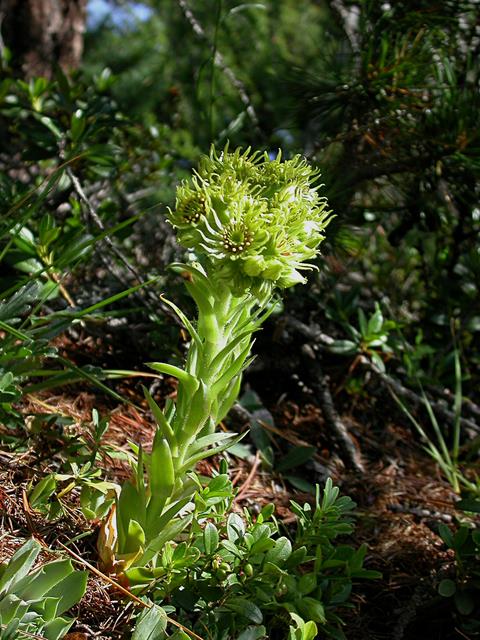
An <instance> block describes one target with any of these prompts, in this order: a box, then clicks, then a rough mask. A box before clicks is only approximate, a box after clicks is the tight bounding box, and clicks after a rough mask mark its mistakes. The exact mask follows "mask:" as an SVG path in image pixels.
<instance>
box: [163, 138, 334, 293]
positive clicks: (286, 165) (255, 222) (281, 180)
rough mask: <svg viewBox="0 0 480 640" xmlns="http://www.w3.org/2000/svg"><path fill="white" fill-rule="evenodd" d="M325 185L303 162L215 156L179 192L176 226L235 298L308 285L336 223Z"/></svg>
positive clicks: (212, 275) (240, 155)
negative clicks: (322, 192) (307, 272)
mask: <svg viewBox="0 0 480 640" xmlns="http://www.w3.org/2000/svg"><path fill="white" fill-rule="evenodd" d="M319 177H320V175H319V173H318V171H316V170H315V169H312V167H310V165H309V164H308V163H307V161H306V160H305V159H303V158H302V157H301V156H295V157H294V158H292V159H291V160H286V161H283V162H282V158H281V155H280V153H279V154H278V155H277V157H276V158H275V159H273V160H272V159H270V157H269V155H268V153H266V152H265V153H264V154H259V153H258V152H257V153H251V152H250V149H247V150H246V151H245V152H242V151H241V150H239V149H237V150H236V151H235V152H233V153H230V152H228V148H226V149H225V150H224V151H223V152H221V153H220V154H217V153H216V152H215V150H212V151H211V153H210V155H209V156H204V157H203V158H202V159H201V161H200V163H199V169H198V172H197V173H196V174H195V175H194V176H193V177H192V178H191V179H190V180H188V181H185V182H184V183H183V184H182V185H180V187H179V188H178V190H177V199H176V207H175V210H174V211H170V214H169V220H170V222H171V224H172V225H173V226H174V227H175V228H176V229H177V232H178V240H179V242H180V244H182V245H183V246H184V247H186V248H187V249H189V250H191V251H193V252H194V253H195V255H196V257H197V259H198V260H200V261H202V262H204V263H205V262H206V266H207V272H208V274H209V277H210V278H215V279H220V280H222V281H224V282H226V283H228V286H229V287H231V289H232V290H233V291H234V292H235V293H236V294H241V293H243V292H245V291H247V290H249V289H250V290H252V291H254V292H258V293H260V292H262V293H267V292H269V291H272V290H273V289H274V288H275V287H279V288H286V287H291V286H293V285H295V284H299V283H304V282H305V278H304V276H303V275H302V271H305V270H308V269H312V268H313V265H312V264H311V263H310V262H309V261H311V260H314V259H315V257H316V256H317V254H318V247H319V245H320V243H321V242H322V241H323V239H324V230H325V228H326V226H327V225H328V223H329V222H330V220H331V217H332V216H331V212H330V211H329V210H328V209H327V202H326V199H325V198H324V197H322V196H320V195H319V193H318V190H319V188H320V186H321V185H319V184H318V181H319ZM208 266H211V268H208Z"/></svg>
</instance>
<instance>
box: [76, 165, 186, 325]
mask: <svg viewBox="0 0 480 640" xmlns="http://www.w3.org/2000/svg"><path fill="white" fill-rule="evenodd" d="M66 172H67V175H68V177H69V178H70V180H71V181H72V185H73V188H74V190H75V192H76V194H77V195H78V197H79V198H80V200H81V202H83V204H84V205H85V207H86V210H87V212H88V215H89V217H90V219H91V220H92V221H93V223H94V224H95V226H96V227H98V229H100V231H105V225H104V224H103V222H102V220H101V218H100V216H99V215H98V213H97V212H96V211H95V209H94V207H93V206H92V203H91V202H90V200H89V198H88V197H87V195H86V193H85V191H84V190H83V187H82V185H81V184H80V180H79V179H78V178H77V176H76V175H75V174H74V173H73V171H72V169H71V168H70V167H67V169H66ZM104 242H105V244H106V245H107V246H108V248H109V249H110V250H111V252H112V253H113V254H114V255H115V256H116V257H117V258H118V260H119V261H120V262H121V263H122V264H123V265H124V266H125V268H126V269H127V271H128V272H129V273H130V274H131V276H132V277H133V278H134V280H135V281H136V282H137V283H138V284H143V283H144V282H145V281H144V279H143V278H142V276H141V275H140V273H139V272H138V271H137V270H136V269H135V267H133V266H132V265H131V264H130V262H129V261H128V259H127V258H126V256H125V255H124V254H123V252H122V251H121V250H120V249H119V248H118V247H117V246H116V245H115V244H114V243H113V241H112V239H111V238H110V237H109V236H105V237H104ZM137 295H139V296H140V297H141V299H142V302H143V303H144V304H145V305H146V306H147V307H148V308H149V309H150V310H151V311H154V309H152V307H151V305H150V304H149V302H148V300H145V296H141V294H140V293H139V292H137ZM145 295H146V296H148V297H149V298H150V300H151V302H152V303H154V304H155V307H157V308H159V309H160V310H161V311H162V313H163V314H164V315H166V316H167V317H168V318H169V319H170V320H172V321H173V322H174V323H175V324H176V325H178V326H180V327H182V326H183V325H182V323H181V321H180V319H179V318H178V317H177V315H176V314H175V313H174V312H173V311H172V309H171V308H170V307H169V306H168V305H167V304H165V303H164V302H162V301H161V300H160V299H159V298H158V297H157V296H155V295H153V296H152V294H151V292H149V291H148V290H147V291H146V292H145Z"/></svg>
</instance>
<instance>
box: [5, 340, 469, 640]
mask: <svg viewBox="0 0 480 640" xmlns="http://www.w3.org/2000/svg"><path fill="white" fill-rule="evenodd" d="M92 348H93V347H92V343H91V340H90V339H89V338H88V336H86V337H85V339H83V338H82V339H81V340H79V341H77V342H76V343H74V342H72V343H67V344H66V345H65V349H64V351H65V355H66V356H68V357H70V358H73V359H74V360H76V361H77V362H81V361H82V357H83V356H84V355H85V354H84V353H83V352H84V351H85V350H87V349H89V350H91V349H92ZM289 348H291V349H295V348H296V346H295V345H290V347H289ZM264 349H271V345H268V344H265V345H264ZM284 355H285V354H284ZM287 356H288V354H287ZM267 360H268V359H266V358H265V362H267V364H266V365H265V367H266V369H267V370H265V368H262V366H259V367H255V365H254V367H253V370H252V372H251V373H248V374H247V375H246V383H247V385H248V386H249V387H250V389H252V390H254V391H255V392H256V393H257V394H258V395H259V397H260V398H261V401H262V404H263V410H264V412H267V413H266V414H265V415H270V416H271V419H270V420H268V421H264V422H263V421H262V420H260V421H259V424H260V425H262V428H264V429H265V433H266V434H267V436H268V438H269V440H270V443H271V446H272V448H273V450H274V452H276V453H279V454H280V453H281V452H282V451H285V450H286V448H288V447H289V446H291V445H294V446H305V445H307V446H313V447H315V449H316V453H315V454H314V456H313V457H312V458H311V460H310V461H308V462H307V463H306V465H304V467H302V469H301V470H300V471H299V470H296V474H297V475H300V476H302V478H303V479H304V480H306V481H308V482H309V483H310V484H315V483H317V482H318V483H320V484H322V483H323V482H324V480H325V478H326V477H328V476H331V477H332V479H333V481H334V484H336V485H337V486H339V487H340V489H341V492H342V494H344V495H349V496H350V497H351V498H352V499H353V500H355V502H356V503H357V505H358V506H357V512H356V530H355V534H354V538H353V541H354V543H355V545H357V546H358V545H359V544H360V543H363V542H365V543H366V544H367V545H368V554H367V560H366V567H367V568H369V569H375V570H378V571H380V572H381V573H382V576H383V577H382V578H381V579H379V580H373V581H365V582H361V583H358V584H355V586H354V590H353V600H352V602H353V607H352V608H351V609H346V610H345V611H344V612H342V617H343V618H344V620H345V621H346V623H347V624H346V627H345V633H346V635H347V638H348V639H349V640H387V639H391V640H418V639H425V640H449V639H451V638H452V639H453V638H466V637H467V636H466V635H464V634H463V633H462V632H461V631H460V630H458V629H456V624H455V616H454V614H453V612H452V610H451V608H450V605H449V604H448V601H446V600H445V599H444V598H441V597H440V596H438V595H437V591H436V588H437V586H438V583H439V581H440V580H441V579H442V578H444V577H446V576H447V577H448V576H451V575H452V572H453V567H454V564H453V559H454V558H453V554H452V552H451V551H449V550H448V549H447V548H446V547H445V545H444V543H443V542H442V539H441V538H440V536H439V535H438V533H437V528H438V524H439V523H441V522H444V523H446V524H447V525H448V524H449V523H454V522H455V521H456V511H455V507H454V502H455V498H456V496H455V494H454V493H453V491H452V490H451V488H450V486H449V484H448V483H447V482H446V481H445V480H443V479H442V477H441V476H440V474H439V472H438V469H437V468H436V466H435V464H434V463H433V462H432V460H431V459H430V458H429V456H428V455H427V453H426V452H425V451H424V449H423V448H422V446H421V444H420V443H419V440H418V436H417V435H416V434H415V433H414V432H413V431H412V428H411V427H410V426H409V424H408V422H407V421H406V419H405V417H404V416H403V417H402V413H401V411H399V409H398V407H397V406H396V405H395V403H394V401H393V400H392V399H391V398H390V397H389V396H388V394H386V393H385V392H384V391H381V390H379V388H378V387H376V385H375V382H374V381H371V380H370V381H368V379H367V381H366V382H365V384H364V385H363V387H362V390H361V392H360V393H359V394H357V395H352V394H351V393H347V392H346V391H345V375H347V376H348V375H350V374H349V373H348V371H347V372H346V373H345V371H344V370H343V369H342V370H341V371H340V372H339V371H338V370H337V371H336V372H334V373H333V375H332V381H331V382H330V385H329V390H330V392H331V397H332V398H333V402H334V404H335V410H336V411H337V414H338V415H337V417H338V419H339V420H340V421H341V423H342V424H343V425H344V426H345V428H346V430H347V432H348V437H349V439H350V442H351V443H352V444H353V446H354V448H355V455H356V462H357V464H355V465H354V464H353V463H352V461H351V460H349V459H348V455H346V454H345V450H344V448H343V446H342V443H341V442H339V441H338V438H337V435H336V434H335V432H334V431H332V429H330V425H329V420H327V419H326V418H325V415H324V411H323V410H322V406H321V405H322V403H320V402H319V401H318V396H317V395H316V393H315V392H313V391H312V390H311V389H310V388H309V387H308V383H309V380H308V379H306V380H305V381H302V380H301V379H300V378H301V376H299V375H298V373H297V374H294V375H293V376H292V375H291V372H290V373H288V374H285V372H284V371H282V370H281V367H280V369H279V370H276V371H272V370H269V369H268V367H270V366H271V365H270V364H268V361H267ZM259 361H260V363H261V362H262V357H261V356H260V358H259ZM143 382H145V380H143ZM141 383H142V380H141V379H140V378H131V379H127V380H124V381H122V382H120V383H117V384H116V387H115V390H116V391H117V393H119V394H120V395H121V396H122V397H124V398H127V399H128V400H130V401H131V402H132V403H134V404H135V405H136V407H137V408H136V407H134V406H130V405H128V404H121V403H119V402H117V401H115V400H113V399H112V398H111V397H109V396H107V395H105V394H103V393H102V392H99V391H96V390H92V388H91V387H87V386H85V385H80V386H79V385H75V386H66V387H62V388H61V389H56V390H55V391H40V392H35V393H31V394H29V395H27V396H26V397H25V398H24V402H23V403H22V405H21V406H19V407H18V408H19V409H20V411H21V412H22V413H23V414H24V415H25V416H26V425H27V428H26V433H27V436H28V438H27V440H26V442H27V444H26V446H24V447H23V448H22V449H20V451H19V452H15V451H11V450H10V451H9V450H7V449H6V448H5V449H4V451H3V452H2V453H1V455H0V472H1V480H0V509H1V527H2V530H1V537H0V561H3V560H4V559H8V558H9V557H10V556H11V555H12V553H13V552H14V551H15V550H16V549H17V548H18V547H19V546H20V545H21V544H22V542H23V541H24V540H25V538H27V537H29V536H30V535H34V536H35V537H37V539H39V540H41V541H43V542H45V544H46V548H47V549H48V545H51V544H53V543H55V542H57V541H60V542H63V543H64V544H67V545H68V546H69V548H70V549H71V550H73V551H75V552H76V553H77V554H78V555H79V556H81V558H82V559H83V560H85V561H88V562H90V563H91V564H92V565H95V564H96V562H97V557H98V556H97V552H96V546H95V545H96V538H97V535H98V528H99V523H93V525H92V523H88V522H87V521H86V520H85V519H84V518H83V516H82V515H81V512H80V510H79V509H78V508H77V506H76V504H75V500H77V502H78V497H77V498H76V499H75V494H73V495H72V496H70V497H71V498H72V497H73V502H69V503H68V508H67V509H66V513H65V515H64V516H62V517H61V518H60V519H58V520H56V521H55V522H49V521H47V520H46V519H45V518H44V517H43V516H42V515H41V514H39V513H38V512H36V511H35V510H34V509H32V508H31V507H30V505H29V503H28V499H27V491H28V489H29V486H30V482H31V481H32V480H33V479H35V478H36V479H37V480H38V472H39V469H41V471H42V473H48V472H51V471H55V470H56V468H57V467H58V459H59V456H61V455H62V451H63V450H64V448H65V443H66V441H69V442H72V441H74V440H75V439H78V438H80V437H83V438H88V437H89V433H90V432H89V426H88V425H89V424H90V423H91V415H92V409H93V408H96V409H97V410H98V412H99V414H100V415H105V414H108V415H109V416H110V421H109V427H108V430H107V431H106V433H105V435H104V437H103V443H102V450H101V453H102V462H101V465H100V466H102V467H103V469H104V473H105V476H106V477H107V478H109V479H112V480H113V479H115V480H118V479H119V478H125V477H126V476H127V474H128V466H127V464H126V462H125V461H124V460H122V459H119V458H118V456H116V455H111V454H112V452H117V453H118V452H119V451H120V452H121V451H127V450H128V442H129V441H134V442H142V443H143V444H144V445H145V446H146V447H147V448H148V445H149V443H151V440H152V437H153V433H154V428H155V426H154V424H153V422H152V419H151V416H150V414H149V412H148V411H147V407H146V403H145V402H144V400H143V394H142V390H141ZM174 393H175V388H174V384H173V382H171V381H169V380H166V381H164V382H163V383H162V386H161V387H160V388H159V389H157V390H156V399H157V401H158V402H159V403H161V402H162V399H164V398H165V397H166V396H167V395H169V394H174ZM55 415H56V416H61V417H63V418H64V419H65V420H64V425H65V426H62V424H61V421H60V422H59V421H58V419H57V420H55V421H54V423H55V428H54V429H52V424H53V423H52V420H51V416H55ZM244 420H245V417H243V420H242V419H241V416H240V417H239V416H238V415H237V416H236V415H234V416H233V419H232V420H231V421H230V423H229V427H230V428H234V429H240V430H247V429H248V428H249V425H248V422H245V421H244ZM2 431H3V432H4V433H3V437H4V438H8V439H9V440H10V442H11V441H12V438H14V437H15V434H12V433H11V432H7V431H6V429H5V428H3V429H2ZM24 435H25V434H24ZM245 442H247V443H248V442H249V436H248V435H247V437H246V439H245ZM254 452H255V449H254V448H252V453H253V455H251V456H250V457H247V458H246V459H240V458H237V457H235V456H229V473H230V475H231V478H233V480H234V483H235V486H236V487H238V489H239V491H238V494H237V499H236V501H235V508H237V509H238V510H241V509H243V508H245V507H246V508H248V509H250V510H252V511H253V512H255V511H256V510H258V509H259V508H261V507H262V506H264V505H265V504H267V503H269V502H272V503H274V504H275V505H276V514H277V517H278V518H279V519H280V520H281V521H283V522H285V523H286V524H287V525H288V524H291V523H292V522H293V521H294V516H293V514H292V513H291V511H290V509H289V501H290V500H291V499H294V500H295V501H297V502H305V501H307V502H308V501H311V502H313V496H312V495H311V494H309V493H302V492H301V491H299V490H298V489H295V488H294V487H293V486H292V484H290V483H289V482H288V480H285V479H284V478H283V477H282V475H281V474H279V473H275V471H272V470H271V469H270V470H268V469H266V468H265V467H264V466H263V465H262V464H261V460H260V457H259V455H258V454H257V455H254ZM202 465H203V466H202V469H201V471H202V473H204V474H205V475H210V474H211V471H212V467H215V466H216V465H218V460H217V459H216V458H215V457H214V458H212V459H210V460H209V461H208V462H204V463H202ZM46 557H48V551H46ZM446 603H447V604H446ZM132 610H133V609H132V607H131V606H130V605H129V604H126V603H125V601H124V599H123V597H122V594H121V593H119V592H118V591H117V590H115V588H113V587H112V586H111V585H109V584H108V583H107V582H105V580H104V579H102V577H101V576H97V575H95V574H93V573H92V574H91V578H90V580H89V586H88V592H87V595H86V596H85V597H84V599H83V600H82V602H81V604H80V605H79V606H78V608H77V614H78V621H77V623H76V625H75V626H74V627H73V631H72V632H71V633H70V634H69V635H68V636H67V638H69V639H70V640H86V639H87V638H93V637H95V638H105V639H107V638H109V639H120V638H122V637H124V636H122V631H123V629H124V625H125V623H126V622H127V621H128V619H129V617H130V616H131V614H132Z"/></svg>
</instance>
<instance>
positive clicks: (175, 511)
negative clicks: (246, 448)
mask: <svg viewBox="0 0 480 640" xmlns="http://www.w3.org/2000/svg"><path fill="white" fill-rule="evenodd" d="M318 178H319V174H318V172H316V171H315V170H314V169H312V168H311V167H310V166H309V165H308V164H307V162H306V161H305V160H304V159H302V158H300V157H298V156H297V157H295V158H293V159H292V160H287V161H285V162H282V161H281V157H280V154H279V155H278V156H277V157H276V158H275V159H274V160H271V159H270V158H269V156H268V154H264V155H260V154H258V153H250V151H249V150H247V151H246V152H243V153H242V152H241V151H240V150H237V151H235V152H233V153H230V152H229V151H228V149H225V150H224V151H223V152H222V153H221V154H220V155H217V154H216V152H215V151H214V150H212V152H211V153H210V155H209V156H208V157H204V158H203V159H202V161H201V162H200V165H199V169H198V172H197V173H196V174H195V175H194V176H193V177H192V178H191V180H189V181H188V182H185V183H183V184H182V185H181V186H179V187H178V192H177V201H176V208H175V210H174V211H170V214H169V220H170V222H171V224H172V225H173V226H174V227H175V229H176V230H177V233H178V239H179V242H180V243H181V244H182V245H183V246H184V247H185V248H186V249H188V250H189V252H190V261H189V262H188V263H187V264H174V265H172V268H173V269H174V271H176V272H177V273H180V274H181V275H183V276H184V278H185V286H186V288H187V290H188V292H189V293H190V295H191V296H192V298H193V299H194V301H195V303H196V306H197V308H198V316H197V321H196V323H192V322H190V320H188V318H187V317H186V316H185V315H184V314H183V312H182V311H181V310H180V309H178V308H177V307H176V306H175V305H174V304H173V303H171V302H168V301H167V302H168V304H170V305H171V306H172V308H173V309H174V310H175V311H176V313H177V314H178V316H179V317H180V319H181V320H182V322H183V324H184V325H185V328H186V329H187V331H188V332H189V334H190V338H191V342H190V346H189V349H188V354H187V358H186V363H185V367H184V368H183V369H181V368H179V367H176V366H174V365H171V364H166V363H151V364H150V367H151V368H152V369H154V370H155V371H157V372H159V373H162V374H166V375H169V376H173V377H175V378H177V379H178V391H177V398H176V401H175V402H169V403H168V404H167V405H166V406H165V408H164V409H163V410H162V409H161V408H160V407H159V406H158V405H157V404H156V402H155V401H154V399H153V398H152V397H151V396H150V394H148V392H145V393H146V397H147V401H148V404H149V406H150V409H151V411H152V413H153V415H154V417H155V419H156V421H157V423H158V430H157V432H156V434H155V438H154V441H153V445H152V451H151V453H150V454H147V453H145V452H144V451H143V450H142V449H141V448H137V449H136V453H137V460H136V461H135V462H134V471H135V472H134V474H133V477H132V479H131V480H130V481H129V482H127V483H125V484H124V485H123V487H122V489H121V491H120V494H119V496H118V499H117V501H116V506H115V509H114V510H112V511H111V513H110V516H109V518H108V519H107V520H106V522H105V524H104V527H103V528H102V534H101V537H100V544H99V548H100V555H101V557H102V559H103V562H104V565H106V566H107V567H108V568H109V569H110V570H114V571H115V572H117V573H124V574H125V575H127V577H128V569H129V568H130V567H132V568H135V567H136V566H145V564H146V563H148V562H149V561H151V560H152V559H153V558H154V557H155V555H156V554H157V553H158V552H159V550H160V549H161V547H162V546H163V545H164V544H165V542H167V541H168V540H170V539H172V538H174V537H175V536H177V535H178V534H179V532H181V531H182V530H183V528H185V527H186V526H187V525H188V523H189V518H188V512H187V515H185V509H188V503H189V502H190V501H191V498H192V496H193V494H194V493H195V492H196V491H197V490H198V489H199V487H201V485H200V483H199V481H198V478H196V476H195V474H194V473H193V470H194V467H195V464H196V463H197V462H198V461H200V460H202V459H204V458H206V457H208V456H210V455H212V454H214V453H218V452H220V451H222V450H224V449H226V448H227V447H228V446H230V445H231V444H232V443H233V442H235V441H236V440H237V439H238V436H236V435H235V434H229V433H215V428H216V426H217V425H218V424H219V422H220V421H221V420H222V419H223V418H224V417H225V416H226V415H227V413H228V411H229V410H230V408H231V407H232V405H233V403H234V402H235V400H236V398H237V396H238V393H239V390H240V385H241V376H242V372H243V370H244V369H245V368H246V367H247V366H248V365H249V363H250V362H251V360H252V357H251V355H250V351H251V347H252V340H253V334H254V333H255V332H256V331H257V330H258V329H259V328H260V326H261V325H262V323H263V322H264V321H265V319H266V317H267V316H268V315H269V313H271V311H272V309H273V306H274V305H273V304H272V302H273V298H274V295H275V291H276V290H277V289H283V288H286V287H290V286H293V285H294V284H297V283H301V282H304V281H305V279H304V276H303V275H302V271H304V270H307V269H312V268H313V265H312V264H311V263H310V262H308V261H311V260H313V259H314V258H315V257H316V256H317V254H318V246H319V245H320V243H321V242H322V240H323V239H324V230H325V228H326V226H327V224H328V222H329V221H330V219H331V214H330V212H329V211H328V210H327V208H326V207H327V205H326V201H325V199H324V198H322V197H320V195H319V194H318V188H319V185H318ZM210 447H211V448H210ZM181 512H182V513H183V514H184V515H183V516H182V517H181V516H180V515H179V514H180V513H181Z"/></svg>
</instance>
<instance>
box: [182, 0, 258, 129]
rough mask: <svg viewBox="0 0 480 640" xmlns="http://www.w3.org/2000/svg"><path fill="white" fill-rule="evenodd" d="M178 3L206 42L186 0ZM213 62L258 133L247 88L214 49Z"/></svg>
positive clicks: (206, 39) (202, 30)
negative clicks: (232, 87)
mask: <svg viewBox="0 0 480 640" xmlns="http://www.w3.org/2000/svg"><path fill="white" fill-rule="evenodd" d="M178 4H179V6H180V8H181V10H182V12H183V14H184V16H185V18H186V19H187V20H188V22H189V23H190V26H191V27H192V29H193V31H194V32H195V34H196V35H197V36H198V37H199V38H200V39H201V40H203V41H205V42H207V43H208V36H207V34H206V33H205V30H204V28H203V27H202V25H201V24H200V23H199V21H198V20H197V18H196V17H195V16H194V15H193V13H192V10H191V9H190V7H189V6H188V3H187V1H186V0H178ZM213 63H214V64H215V66H217V67H218V68H219V69H220V70H221V71H222V73H223V74H224V75H225V76H226V77H227V78H228V80H229V81H230V82H231V83H232V85H233V86H234V87H235V89H236V90H237V91H238V95H239V96H240V100H241V101H242V102H243V104H244V105H245V111H246V112H247V115H248V117H249V118H250V120H251V121H252V123H253V125H254V127H255V129H256V132H257V133H260V128H259V123H258V117H257V114H256V112H255V109H254V107H253V104H252V101H251V100H250V97H249V95H248V93H247V90H246V88H245V85H244V84H243V82H242V81H241V80H239V79H238V78H237V76H236V75H235V74H234V72H233V71H232V69H231V68H230V67H229V66H228V65H227V63H226V62H225V59H224V57H223V56H222V54H221V53H220V52H219V51H215V52H214V56H213Z"/></svg>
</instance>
